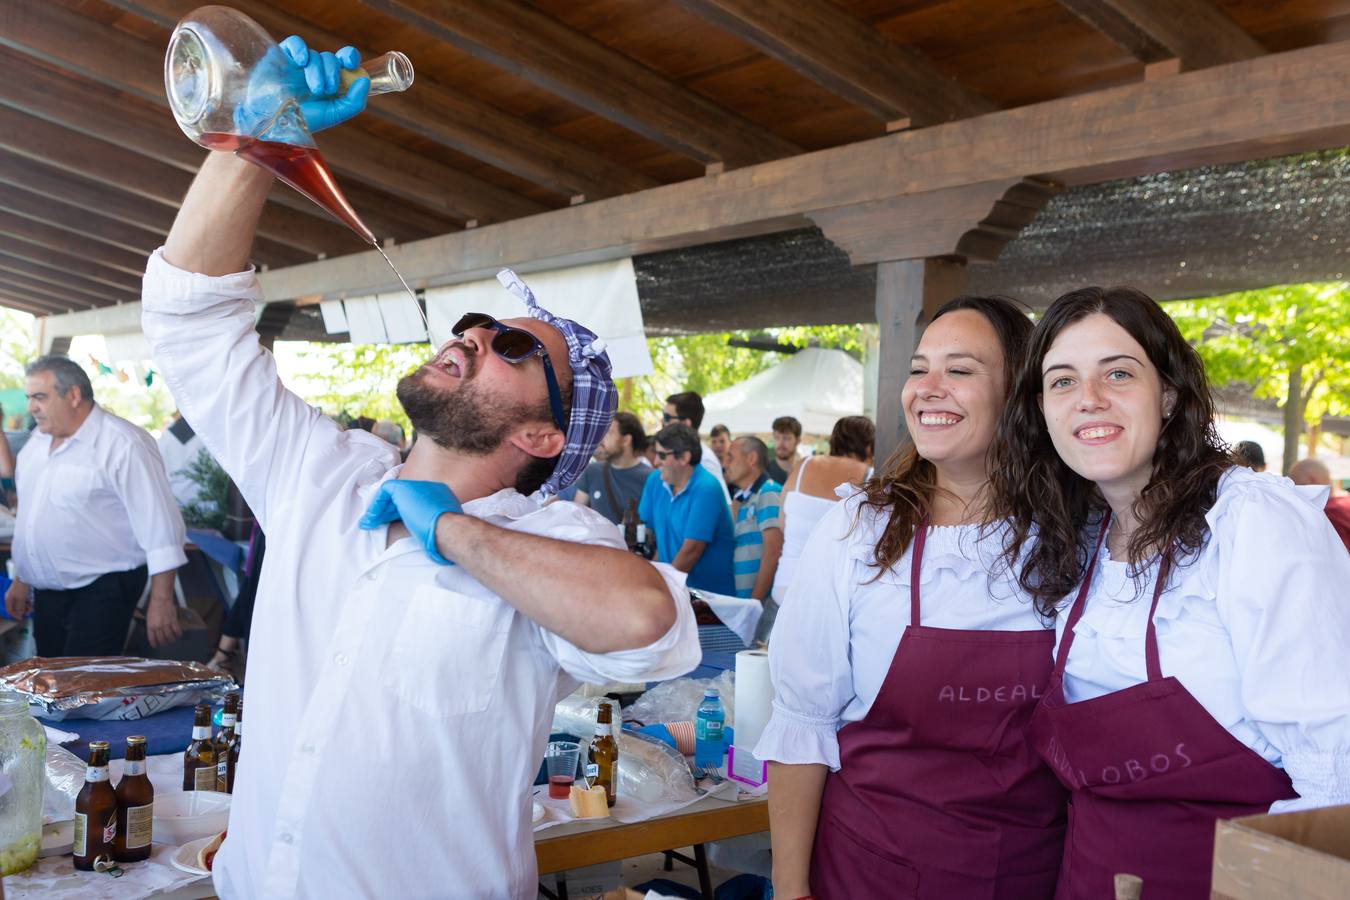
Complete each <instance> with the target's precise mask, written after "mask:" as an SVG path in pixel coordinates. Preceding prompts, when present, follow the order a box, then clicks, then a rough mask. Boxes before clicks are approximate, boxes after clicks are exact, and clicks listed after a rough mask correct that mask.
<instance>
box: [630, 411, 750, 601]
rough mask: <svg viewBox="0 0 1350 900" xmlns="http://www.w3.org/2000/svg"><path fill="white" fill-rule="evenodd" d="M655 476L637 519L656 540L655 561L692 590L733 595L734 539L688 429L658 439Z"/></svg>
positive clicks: (719, 493) (727, 512) (671, 429)
mask: <svg viewBox="0 0 1350 900" xmlns="http://www.w3.org/2000/svg"><path fill="white" fill-rule="evenodd" d="M655 447H656V466H657V468H656V471H655V472H653V473H652V474H651V475H649V476H648V477H647V483H646V484H645V485H644V486H643V488H642V500H641V501H640V502H639V504H638V516H639V517H640V518H641V519H642V521H643V522H646V523H647V525H648V526H649V527H650V528H651V529H652V532H653V533H654V534H655V535H656V558H657V560H658V561H659V562H664V563H670V564H671V565H672V566H674V567H675V568H677V569H679V570H680V571H681V572H687V573H689V580H688V584H689V587H691V588H694V589H696V590H698V589H701V590H705V591H711V592H713V593H716V594H733V595H734V594H735V593H736V580H735V577H734V576H733V574H732V556H733V554H734V553H735V549H736V538H735V536H734V533H733V529H732V524H731V509H730V508H729V507H728V506H727V501H726V495H725V494H724V493H723V489H722V484H721V482H719V481H718V480H717V478H716V477H715V476H713V475H711V474H709V473H708V470H707V469H704V468H703V467H702V466H700V465H699V462H700V460H701V459H702V456H703V446H702V445H701V444H700V443H699V439H698V433H697V432H695V431H694V429H692V428H690V427H689V426H688V425H682V424H675V425H667V426H666V427H665V428H663V429H661V430H660V431H658V432H657V433H656V438H655Z"/></svg>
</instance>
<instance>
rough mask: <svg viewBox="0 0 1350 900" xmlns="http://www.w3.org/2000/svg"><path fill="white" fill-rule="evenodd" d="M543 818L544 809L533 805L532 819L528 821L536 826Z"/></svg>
mask: <svg viewBox="0 0 1350 900" xmlns="http://www.w3.org/2000/svg"><path fill="white" fill-rule="evenodd" d="M543 817H544V808H543V807H542V806H540V805H539V804H538V803H536V804H534V818H533V819H531V820H530V821H531V822H532V823H533V824H535V825H538V824H539V820H540V819H542V818H543Z"/></svg>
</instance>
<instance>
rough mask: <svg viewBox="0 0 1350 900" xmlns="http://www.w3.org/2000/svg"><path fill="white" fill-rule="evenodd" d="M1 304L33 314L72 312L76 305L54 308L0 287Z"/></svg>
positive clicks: (46, 314)
mask: <svg viewBox="0 0 1350 900" xmlns="http://www.w3.org/2000/svg"><path fill="white" fill-rule="evenodd" d="M0 306H7V307H9V308H10V309H17V310H18V311H19V312H26V313H28V314H29V315H32V316H38V317H39V318H41V317H42V316H50V315H55V314H57V313H63V312H70V311H71V310H72V309H74V308H75V307H66V308H64V309H52V308H50V307H48V306H45V305H43V304H41V303H39V302H37V301H35V300H28V299H24V298H22V297H21V296H20V295H18V294H16V293H14V292H12V291H7V290H4V289H0Z"/></svg>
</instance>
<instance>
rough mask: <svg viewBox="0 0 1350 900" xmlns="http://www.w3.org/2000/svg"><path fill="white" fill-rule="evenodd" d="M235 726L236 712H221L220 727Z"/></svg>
mask: <svg viewBox="0 0 1350 900" xmlns="http://www.w3.org/2000/svg"><path fill="white" fill-rule="evenodd" d="M234 726H235V715H234V713H221V714H220V727H221V728H233V727H234Z"/></svg>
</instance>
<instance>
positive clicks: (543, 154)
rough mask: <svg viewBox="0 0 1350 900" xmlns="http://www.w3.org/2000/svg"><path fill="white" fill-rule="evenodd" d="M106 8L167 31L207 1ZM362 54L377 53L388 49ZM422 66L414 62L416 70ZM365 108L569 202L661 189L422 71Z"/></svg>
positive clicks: (275, 27)
mask: <svg viewBox="0 0 1350 900" xmlns="http://www.w3.org/2000/svg"><path fill="white" fill-rule="evenodd" d="M107 2H109V3H111V4H112V5H113V6H117V7H120V8H121V9H124V10H127V11H128V12H131V13H134V14H135V15H138V16H141V17H142V18H145V19H149V20H151V21H153V22H156V23H157V24H159V25H162V26H164V27H165V28H172V27H173V26H174V25H175V24H177V22H178V20H179V19H181V18H182V17H183V16H185V15H186V14H187V13H189V12H191V11H192V10H193V9H195V8H196V7H197V6H199V5H200V4H201V0H107ZM230 6H232V7H233V8H235V9H238V10H239V11H240V12H243V13H245V14H247V15H248V16H250V17H252V18H253V19H254V20H256V21H257V22H258V23H259V24H260V25H262V26H263V27H264V28H266V29H267V30H268V31H269V32H271V33H272V35H273V36H275V37H277V38H281V37H283V36H285V35H290V34H298V35H300V36H301V37H303V38H304V39H305V41H306V42H307V43H309V45H310V46H311V47H318V48H320V49H325V50H326V49H334V50H335V49H337V48H338V47H342V46H344V45H346V44H352V43H357V42H359V40H360V38H361V36H360V35H339V34H336V33H334V32H332V31H328V30H326V29H324V28H320V27H319V26H318V25H315V24H314V23H312V22H309V21H307V20H305V19H301V18H298V17H296V16H292V15H290V14H289V13H287V12H285V11H283V10H281V9H279V8H278V7H276V6H274V5H272V4H270V3H263V2H260V0H231V2H230ZM357 45H358V47H359V46H360V45H359V43H358V44H357ZM361 49H363V50H366V51H370V52H371V53H372V54H373V53H380V52H383V51H384V50H387V49H389V48H387V47H364V48H361ZM416 62H417V61H416V60H414V61H413V63H414V66H415V65H416ZM367 109H368V112H369V113H370V114H371V115H373V116H375V117H376V118H379V119H383V120H385V121H387V122H392V123H394V124H396V125H398V126H399V127H401V128H405V129H407V130H408V131H411V132H414V133H415V134H419V135H421V136H422V137H424V138H427V139H428V140H432V141H436V142H438V143H441V144H444V145H445V146H447V147H450V148H452V149H454V150H456V151H458V152H460V153H463V154H465V155H466V156H471V157H473V158H474V159H477V160H481V161H482V162H485V163H487V164H488V165H491V166H495V167H497V168H499V169H501V170H502V171H504V172H510V173H511V174H512V175H516V176H518V177H520V178H524V179H525V180H526V181H529V182H532V183H534V184H537V185H540V186H541V187H545V188H548V189H549V190H551V191H555V192H557V193H559V194H563V195H565V196H574V195H576V194H584V195H586V197H587V198H589V199H592V200H598V199H601V198H603V197H612V196H614V195H616V194H626V193H631V192H632V191H641V190H646V189H647V188H649V187H655V186H656V185H657V184H658V183H659V182H657V181H656V179H654V178H648V177H647V176H646V175H643V174H641V173H640V172H636V171H634V170H632V169H628V168H625V167H624V166H622V165H619V164H618V163H614V162H611V161H610V160H608V159H605V158H604V157H603V156H601V155H600V154H598V153H595V152H593V151H591V150H588V149H586V148H585V147H582V146H580V145H579V144H574V143H572V142H571V141H567V140H564V139H563V138H560V137H558V136H557V135H555V134H553V133H552V132H551V131H548V130H546V129H543V128H538V127H536V126H534V125H531V124H529V123H528V122H525V121H524V120H522V119H517V118H516V117H514V116H510V115H507V114H506V113H503V112H502V111H501V110H499V109H497V108H496V107H495V106H492V105H490V104H488V103H484V102H483V101H481V100H475V99H474V98H472V97H470V96H468V95H466V94H464V93H463V92H461V91H457V90H453V89H451V88H449V87H446V86H444V85H440V84H437V83H436V82H434V81H431V80H430V79H428V78H427V77H426V75H424V74H423V73H421V72H419V73H418V74H417V85H416V89H415V90H413V91H410V92H409V93H406V94H388V95H386V96H383V97H381V98H380V99H379V100H378V101H376V102H374V103H371V104H370V106H369V107H368V108H367ZM353 202H355V201H353ZM357 208H358V209H360V207H359V206H358V207H357Z"/></svg>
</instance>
